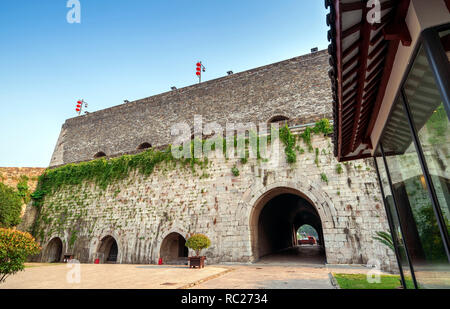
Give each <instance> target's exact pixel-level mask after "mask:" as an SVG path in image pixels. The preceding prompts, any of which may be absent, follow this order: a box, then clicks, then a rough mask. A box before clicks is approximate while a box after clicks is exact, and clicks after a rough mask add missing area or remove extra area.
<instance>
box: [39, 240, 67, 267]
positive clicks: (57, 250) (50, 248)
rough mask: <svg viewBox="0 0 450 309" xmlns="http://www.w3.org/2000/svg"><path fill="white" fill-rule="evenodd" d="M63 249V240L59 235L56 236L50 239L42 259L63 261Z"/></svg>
mask: <svg viewBox="0 0 450 309" xmlns="http://www.w3.org/2000/svg"><path fill="white" fill-rule="evenodd" d="M62 251H63V243H62V240H61V238H59V237H55V238H53V239H52V240H50V241H49V243H48V245H47V247H46V248H45V252H44V257H43V259H42V261H43V262H46V263H58V262H60V261H61V256H62Z"/></svg>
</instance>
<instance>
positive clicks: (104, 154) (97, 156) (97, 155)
mask: <svg viewBox="0 0 450 309" xmlns="http://www.w3.org/2000/svg"><path fill="white" fill-rule="evenodd" d="M102 157H106V153H104V152H103V151H99V152H97V153H96V154H95V155H94V159H98V158H102Z"/></svg>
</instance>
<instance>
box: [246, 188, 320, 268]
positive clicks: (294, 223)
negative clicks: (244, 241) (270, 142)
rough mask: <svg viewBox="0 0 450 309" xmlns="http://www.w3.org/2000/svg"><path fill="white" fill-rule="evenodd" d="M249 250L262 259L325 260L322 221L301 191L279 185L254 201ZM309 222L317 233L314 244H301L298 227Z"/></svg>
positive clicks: (262, 260) (315, 261)
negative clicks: (250, 248) (250, 246)
mask: <svg viewBox="0 0 450 309" xmlns="http://www.w3.org/2000/svg"><path fill="white" fill-rule="evenodd" d="M250 221H251V222H250V225H251V234H252V251H253V256H254V258H255V260H258V259H259V260H260V261H261V262H272V261H276V262H279V261H288V262H307V263H318V264H322V263H325V262H326V254H325V243H324V237H323V231H322V220H321V218H320V215H319V213H318V211H317V209H316V207H315V206H314V204H313V203H312V202H311V201H310V200H309V199H308V198H307V197H306V196H304V195H303V194H301V192H299V191H297V190H294V189H291V188H286V187H278V188H274V189H272V190H270V191H269V192H267V193H266V194H264V195H263V196H262V197H261V198H260V199H258V200H257V201H256V204H255V207H254V209H253V212H252V215H251V218H250ZM305 224H308V225H310V226H311V227H313V228H314V229H315V230H316V231H317V234H318V239H317V244H316V245H315V246H301V245H299V242H298V237H297V231H298V229H299V228H300V227H301V226H303V225H305Z"/></svg>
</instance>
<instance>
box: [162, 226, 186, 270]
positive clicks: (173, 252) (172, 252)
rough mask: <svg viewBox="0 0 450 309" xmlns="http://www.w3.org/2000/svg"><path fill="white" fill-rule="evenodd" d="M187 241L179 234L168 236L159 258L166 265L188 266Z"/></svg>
mask: <svg viewBox="0 0 450 309" xmlns="http://www.w3.org/2000/svg"><path fill="white" fill-rule="evenodd" d="M185 244H186V239H185V238H184V237H183V236H182V235H181V234H179V233H176V232H172V233H170V234H168V235H167V236H166V237H165V238H164V239H163V241H162V243H161V248H160V253H159V256H160V257H161V258H162V260H163V263H164V264H186V261H187V257H188V248H187V247H186V246H185Z"/></svg>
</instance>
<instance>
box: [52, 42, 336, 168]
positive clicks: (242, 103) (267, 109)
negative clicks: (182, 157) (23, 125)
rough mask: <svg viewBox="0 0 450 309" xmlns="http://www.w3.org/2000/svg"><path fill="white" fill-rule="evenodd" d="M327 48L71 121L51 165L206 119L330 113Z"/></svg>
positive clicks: (131, 146) (110, 151) (114, 151)
mask: <svg viewBox="0 0 450 309" xmlns="http://www.w3.org/2000/svg"><path fill="white" fill-rule="evenodd" d="M328 69H329V64H328V53H327V52H326V51H320V52H316V53H312V54H308V55H304V56H300V57H296V58H292V59H289V60H285V61H281V62H277V63H273V64H270V65H266V66H262V67H259V68H255V69H251V70H248V71H245V72H241V73H235V74H232V75H229V76H225V77H222V78H218V79H215V80H210V81H207V82H203V83H201V84H196V85H192V86H188V87H185V88H180V89H178V90H175V91H170V92H166V93H162V94H159V95H155V96H151V97H148V98H145V99H141V100H137V101H133V102H130V103H125V104H122V105H118V106H114V107H111V108H107V109H104V110H100V111H97V112H93V113H90V114H87V115H83V116H79V117H75V118H71V119H68V120H66V122H65V123H64V125H63V126H62V129H61V134H60V136H59V139H58V141H57V145H56V147H55V151H54V153H53V156H52V159H51V162H50V166H56V165H62V164H67V163H73V162H79V161H86V160H91V159H92V158H93V157H94V155H95V154H96V153H98V152H104V153H105V154H106V155H107V156H115V155H119V154H123V153H130V152H134V151H135V150H136V149H137V148H138V146H139V145H141V144H142V143H149V144H151V145H152V146H153V147H158V146H161V145H167V144H170V143H171V142H172V139H173V138H172V137H171V135H170V128H171V126H172V125H174V124H176V123H181V122H187V123H188V124H190V125H191V127H192V124H193V120H194V115H201V116H202V117H203V121H204V122H212V121H216V122H217V123H219V124H221V125H223V126H224V125H225V123H226V122H233V123H246V122H252V123H254V124H259V123H260V122H267V121H269V120H270V119H271V118H272V117H274V116H279V115H283V116H285V117H288V118H290V119H291V118H299V119H302V122H303V123H308V122H312V121H315V120H317V119H320V118H321V117H327V118H331V115H332V114H331V101H332V98H331V89H330V84H329V79H327V78H328V77H327V76H328V75H327V74H328Z"/></svg>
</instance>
